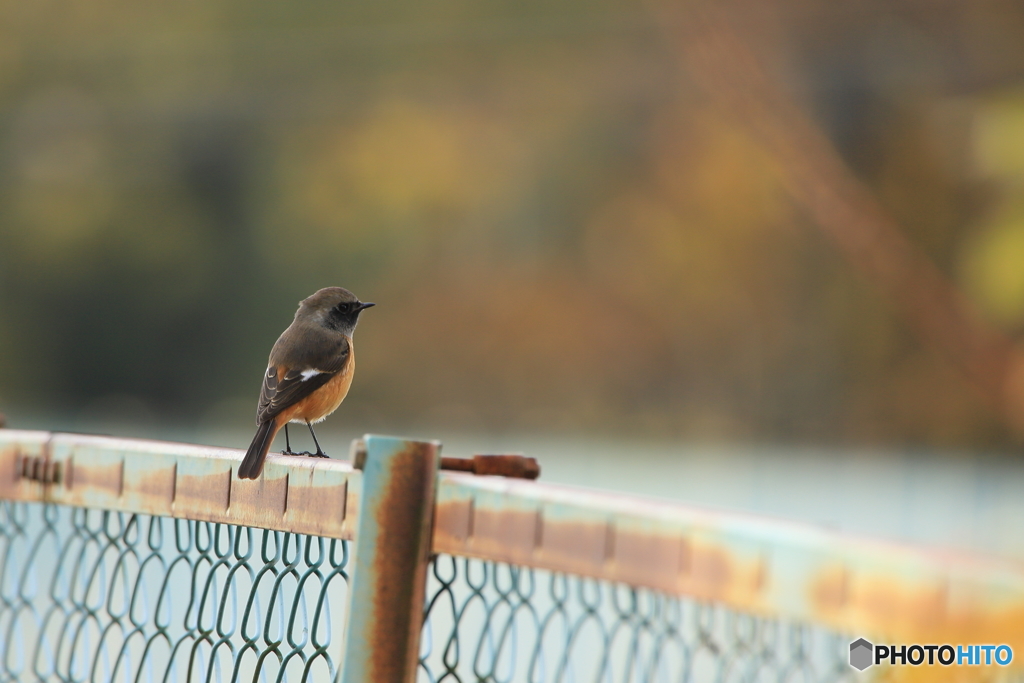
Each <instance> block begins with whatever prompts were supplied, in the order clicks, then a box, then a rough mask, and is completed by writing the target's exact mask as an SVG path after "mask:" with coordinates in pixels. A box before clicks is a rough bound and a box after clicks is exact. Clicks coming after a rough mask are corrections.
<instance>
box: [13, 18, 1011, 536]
mask: <svg viewBox="0 0 1024 683" xmlns="http://www.w3.org/2000/svg"><path fill="white" fill-rule="evenodd" d="M1022 46H1024V5H1022V4H1021V3H1020V2H1017V1H1015V0H981V1H979V2H971V3H963V2H948V1H947V0H900V1H898V2H881V1H876V0H859V1H858V2H845V3H835V2H826V1H824V0H779V1H778V2H774V3H753V2H750V3H743V2H733V3H726V4H718V3H716V5H715V9H714V12H713V14H712V13H710V10H708V9H706V8H703V7H701V6H700V5H699V4H691V5H688V6H686V7H682V6H679V7H677V6H674V5H672V4H669V3H659V2H658V1H657V0H652V1H651V2H648V3H636V2H625V1H622V0H591V1H589V2H576V1H575V0H564V1H562V2H558V3H547V2H544V3H541V2H516V3H508V2H505V3H502V2H499V3H485V4H480V3H470V2H462V1H461V0H443V1H442V2H438V3H431V4H430V5H429V6H423V5H419V4H416V3H407V2H401V1H396V2H386V3H372V4H370V5H366V4H355V5H353V4H339V3H326V2H323V3H321V2H312V3H304V4H302V5H301V6H295V5H287V4H285V5H282V4H280V3H268V2H236V1H235V0H207V1H206V2H203V3H186V4H183V5H182V4H179V5H175V6H174V7H173V8H172V7H169V6H164V5H139V4H138V3H130V2H122V1H119V0H101V1H99V2H93V3H87V4H85V5H58V4H54V3H45V2H44V3H18V2H13V1H8V0H4V1H3V2H0V412H3V413H6V415H7V417H8V426H11V427H19V428H25V427H34V428H46V429H62V430H85V431H99V432H105V433H113V434H118V435H126V436H155V437H162V438H175V439H181V440H195V441H201V442H205V443H218V444H223V445H231V446H235V447H242V448H244V447H245V446H246V445H247V443H248V440H249V439H250V438H251V431H252V430H253V429H254V422H253V420H254V413H255V403H256V396H257V393H258V390H259V384H260V380H261V376H262V372H263V369H264V367H265V362H266V356H267V354H268V352H269V350H270V347H271V345H272V344H273V342H274V340H275V339H276V338H277V335H278V334H279V333H280V332H281V331H282V330H283V329H284V328H285V327H286V326H287V325H288V323H289V322H290V321H291V317H292V315H293V313H294V310H295V307H296V304H297V302H298V301H299V300H300V299H302V298H304V297H305V296H308V295H309V294H310V293H312V292H313V291H315V290H316V289H318V288H320V287H323V286H328V285H341V286H345V287H348V288H349V289H351V290H353V291H354V292H355V293H356V294H357V295H358V296H359V297H360V298H362V299H364V300H369V301H375V302H377V303H378V307H377V308H374V309H372V310H371V311H368V312H367V313H366V314H365V315H364V316H363V320H362V323H361V325H360V328H359V330H358V333H357V338H356V346H357V349H358V361H359V369H358V372H357V376H356V380H355V382H354V384H353V388H352V391H351V393H350V395H349V397H348V399H347V400H346V402H345V404H344V405H343V407H342V408H341V409H340V410H339V411H338V413H336V414H335V416H334V417H332V418H331V420H330V421H328V422H327V423H326V425H325V426H324V428H323V431H324V433H326V434H327V435H328V441H330V442H331V443H332V444H333V448H329V447H327V444H325V448H326V449H327V450H328V451H329V452H331V453H332V454H333V455H335V456H341V455H342V454H343V453H344V452H345V450H346V446H345V445H344V444H345V443H346V441H347V439H348V438H351V437H352V436H354V435H358V434H361V433H363V432H368V431H377V432H390V433H402V434H416V435H422V436H427V437H432V438H441V439H442V440H444V441H445V442H446V443H448V444H453V445H454V447H456V448H464V449H466V450H473V449H480V450H487V449H495V448H511V449H515V450H528V451H529V452H531V453H532V454H539V455H544V454H547V455H546V456H545V457H546V458H547V459H546V460H544V462H545V463H546V464H547V466H548V469H547V470H546V473H545V476H546V477H548V476H550V477H552V478H553V479H554V480H562V481H570V482H576V483H584V484H592V485H603V486H607V487H614V488H621V489H626V490H633V491H637V492H647V493H656V494H658V495H666V496H675V497H681V498H684V499H686V500H694V501H697V502H704V503H710V504H719V505H727V506H738V507H746V508H748V509H754V510H758V511H765V512H771V513H778V514H787V515H797V516H804V517H807V518H809V519H813V520H815V521H824V522H827V523H833V524H838V525H840V526H843V527H844V528H854V529H860V528H865V529H866V530H869V531H877V530H878V529H877V528H876V527H873V526H870V525H869V524H868V523H867V522H864V521H863V520H864V519H866V517H864V514H863V513H864V511H865V510H873V511H875V512H874V513H873V514H875V515H876V517H877V519H876V517H871V519H872V520H876V521H877V523H878V524H877V525H876V526H878V527H879V528H880V526H883V522H884V521H885V520H888V521H889V522H891V521H892V520H893V519H894V518H897V519H900V520H903V521H902V522H900V523H901V524H904V525H909V526H907V528H906V529H902V527H901V528H900V529H897V530H896V533H897V535H900V534H904V532H905V534H904V535H906V536H913V537H926V538H928V539H930V540H935V541H937V542H954V543H961V544H966V545H973V546H984V547H992V548H995V549H998V550H1000V551H1004V550H1006V548H1007V547H1008V546H1009V545H1013V546H1014V547H1016V545H1015V544H1016V543H1017V541H1016V540H1011V541H1007V540H1006V538H1005V534H1004V533H1003V532H1004V531H1005V523H1004V525H1003V526H998V525H996V526H998V528H994V529H991V531H990V532H989V531H986V532H985V533H981V532H980V531H979V530H980V529H983V528H984V529H990V528H991V527H992V524H994V523H995V522H994V521H993V520H996V519H1004V520H1005V518H1006V515H1007V514H1008V513H1007V509H1006V508H1005V507H1003V508H1000V507H999V505H1004V506H1005V505H1016V504H1017V503H1014V502H1012V501H1014V500H1016V499H1017V498H1021V496H1020V495H1019V494H1020V492H1021V490H1022V482H1024V477H1022V476H1021V473H1020V472H1019V471H1018V469H1017V467H1018V459H1019V453H1020V447H1021V445H1024V430H1022V428H1021V424H1022V422H1024V400H1022V399H1021V397H1022V396H1024V379H1022V378H1024V372H1022V371H1021V370H1020V369H1021V368H1024V364H1021V363H1020V357H1021V354H1020V352H1019V351H1018V348H1019V346H1018V341H1019V340H1020V339H1021V334H1022V333H1024V47H1022ZM300 447H303V448H304V447H306V445H305V443H304V442H301V443H300ZM574 453H575V454H576V455H573V454H574ZM559 454H561V455H559ZM637 454H639V455H637ZM626 460H629V461H630V462H632V463H633V465H632V466H631V467H629V468H628V469H629V472H628V473H626V474H623V469H624V468H623V466H622V465H623V462H624V461H626ZM599 462H600V463H604V464H603V465H597V464H595V463H599ZM829 463H831V464H829ZM851 463H852V464H851ZM857 463H860V464H857ZM851 467H852V468H854V469H853V470H851V469H850V468H851ZM858 468H859V469H858ZM796 472H799V473H803V475H802V476H803V477H804V478H799V477H796V478H794V473H796ZM858 473H860V474H858ZM928 473H931V474H928ZM936 473H937V474H936ZM876 475H877V476H876ZM859 476H863V477H864V478H865V479H864V481H875V480H876V478H886V477H889V478H891V480H892V481H896V482H903V484H902V485H896V484H893V485H892V486H890V488H887V489H885V491H888V493H885V495H888V496H890V497H889V498H886V499H885V500H887V501H890V503H891V505H890V506H889V507H886V505H888V504H885V505H879V504H878V500H880V499H879V498H877V497H876V498H871V497H870V496H869V495H868V494H867V492H866V491H865V490H864V489H860V490H859V492H858V493H850V494H849V495H850V501H851V502H850V503H849V505H847V506H846V507H843V506H844V505H846V504H845V503H844V504H843V505H840V504H838V503H836V501H837V500H838V499H837V498H836V497H835V496H836V495H838V494H836V491H839V490H841V489H842V485H843V484H844V482H845V483H848V482H849V481H851V480H857V477H859ZM773 477H774V478H773ZM808 477H809V478H808ZM815 477H817V478H815ZM929 477H938V479H937V480H935V481H934V482H933V483H934V486H932V485H931V484H929V483H928V482H930V481H932V480H931V479H929ZM851 478H852V479H851ZM887 481H889V479H887ZM908 481H909V482H911V483H907V482H908ZM766 482H774V483H771V484H766ZM965 482H966V483H965ZM890 483H891V482H890ZM826 484H827V486H826ZM887 486H889V485H888V484H887ZM908 486H909V487H910V488H911V489H913V490H914V491H916V492H917V493H913V495H910V494H908V490H910V489H908ZM915 487H916V488H915ZM868 488H870V486H869V487H868ZM766 490H767V492H765V491H766ZM878 495H883V494H882V493H879V494H878ZM908 495H910V498H909V499H913V500H919V501H920V504H919V505H917V506H916V507H914V506H913V505H912V504H911V503H907V502H906V501H907V500H909V499H908ZM957 496H960V498H957ZM960 499H962V500H963V501H964V502H963V505H962V506H961V508H959V510H960V512H958V513H956V514H954V513H953V512H950V513H949V514H950V519H953V517H956V518H957V519H960V520H961V522H960V524H961V527H962V528H961V527H958V528H960V531H958V532H956V533H954V532H951V531H948V529H946V528H945V527H943V528H942V529H941V530H940V529H939V527H937V526H935V523H934V519H933V518H934V517H935V514H937V513H936V511H937V510H944V509H946V508H945V506H946V505H949V504H952V503H951V501H955V500H960ZM830 500H831V503H830V502H829V501H830ZM982 500H985V501H994V502H992V503H991V505H994V506H995V507H994V508H993V507H991V506H990V507H984V506H983V505H982V504H981V503H979V502H978V501H982ZM872 501H874V502H872ZM972 501H973V502H972ZM1000 501H1002V502H1000ZM908 505H910V506H911V508H912V509H910V508H907V507H906V506H908ZM901 506H903V507H901ZM847 508H848V509H847ZM983 508H984V509H983ZM844 510H845V511H844ZM908 510H910V511H909V512H908ZM963 510H973V511H975V512H976V514H975V513H971V514H975V517H971V518H970V519H967V521H963V519H964V518H963ZM1014 510H1016V508H1014ZM1019 512H1021V511H1016V512H1015V513H1014V514H1018V513H1019ZM997 513H998V514H997ZM957 515H959V517H957ZM868 517H870V515H868ZM919 518H920V519H921V520H924V519H926V518H932V519H933V521H932V522H931V523H932V525H933V526H931V527H928V529H930V531H927V530H926V531H922V529H924V528H925V527H924V526H921V525H924V524H925V522H924V521H921V522H920V525H919V524H917V522H914V521H913V520H915V519H919ZM908 520H909V521H908ZM971 520H974V521H971ZM872 523H874V522H872ZM864 525H867V526H864ZM901 529H902V530H901ZM989 533H990V535H991V538H990V537H989V535H986V534H989ZM950 534H952V535H950ZM979 534H980V535H979ZM997 536H998V537H999V539H1001V540H996V539H997ZM979 539H981V540H979ZM986 539H987V540H986ZM996 546H998V547H996Z"/></svg>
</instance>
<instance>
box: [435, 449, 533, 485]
mask: <svg viewBox="0 0 1024 683" xmlns="http://www.w3.org/2000/svg"><path fill="white" fill-rule="evenodd" d="M441 469H442V470H452V471H455V472H470V473H472V474H476V475H488V474H489V475H495V476H498V477H511V478H513V479H536V478H537V477H539V476H540V465H539V464H538V463H537V458H530V457H527V456H525V455H519V454H514V453H509V454H501V455H474V456H473V457H472V458H441Z"/></svg>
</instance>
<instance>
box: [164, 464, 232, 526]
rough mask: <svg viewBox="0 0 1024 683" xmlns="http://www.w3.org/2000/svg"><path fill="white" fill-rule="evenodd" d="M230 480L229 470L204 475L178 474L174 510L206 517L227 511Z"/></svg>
mask: <svg viewBox="0 0 1024 683" xmlns="http://www.w3.org/2000/svg"><path fill="white" fill-rule="evenodd" d="M230 478H231V470H225V471H224V472H215V473H213V474H205V475H192V474H180V473H179V474H178V476H177V478H176V484H175V489H176V495H175V501H174V507H175V509H176V510H178V509H180V510H183V511H195V512H197V513H203V514H206V515H209V514H210V513H212V512H223V511H224V510H227V508H228V480H229V479H230Z"/></svg>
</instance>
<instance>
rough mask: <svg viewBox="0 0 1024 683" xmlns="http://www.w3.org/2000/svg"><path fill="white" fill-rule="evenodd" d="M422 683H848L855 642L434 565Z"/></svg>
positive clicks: (642, 592) (644, 593) (577, 580)
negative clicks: (849, 652) (733, 682)
mask: <svg viewBox="0 0 1024 683" xmlns="http://www.w3.org/2000/svg"><path fill="white" fill-rule="evenodd" d="M427 586H428V588H427V590H428V593H427V595H428V600H427V608H426V618H425V622H424V629H423V635H422V639H421V641H420V643H421V650H420V670H419V680H420V681H423V682H429V683H441V682H442V681H445V682H448V683H455V682H459V683H469V682H470V681H473V682H477V681H486V682H487V683H492V682H493V683H512V682H513V681H526V682H529V683H583V682H587V683H633V682H638V681H645V682H650V683H656V682H657V683H660V682H664V683H669V682H672V683H675V682H682V681H723V682H725V681H737V682H739V681H794V682H796V681H800V682H804V681H806V682H808V683H809V682H811V681H851V680H854V678H853V670H852V669H851V668H850V666H849V665H848V663H847V656H848V654H847V653H848V649H849V643H850V640H852V639H851V638H849V637H847V636H846V635H844V634H838V633H833V632H829V631H826V630H822V629H816V628H813V627H811V626H807V625H801V624H795V623H786V622H780V621H776V620H768V619H761V618H758V617H755V616H752V615H748V614H741V613H738V612H734V611H730V610H728V609H726V608H724V607H722V606H719V605H714V604H705V603H700V602H695V601H692V600H686V599H681V598H676V597H672V596H667V595H664V594H661V593H657V592H654V591H650V590H646V589H639V588H635V587H631V586H627V585H623V584H612V583H608V582H604V581H597V580H593V579H588V578H583V577H579V576H571V575H565V574H557V573H552V572H548V571H544V570H539V569H532V568H529V567H520V566H515V565H509V564H504V563H497V562H487V561H483V560H476V559H470V558H465V557H453V556H450V555H439V556H437V557H436V558H434V560H433V561H432V563H431V566H430V574H429V579H428V584H427Z"/></svg>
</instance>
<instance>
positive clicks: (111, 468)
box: [68, 458, 124, 497]
mask: <svg viewBox="0 0 1024 683" xmlns="http://www.w3.org/2000/svg"><path fill="white" fill-rule="evenodd" d="M73 462H74V459H73V458H68V463H69V469H70V465H71V463H73ZM74 474H75V489H76V490H78V489H83V488H84V489H89V488H92V489H97V490H99V491H103V492H106V493H108V494H110V495H113V496H118V497H119V496H120V495H121V490H122V487H123V486H124V461H123V460H122V461H121V462H119V463H117V464H115V465H82V464H77V465H74Z"/></svg>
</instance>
